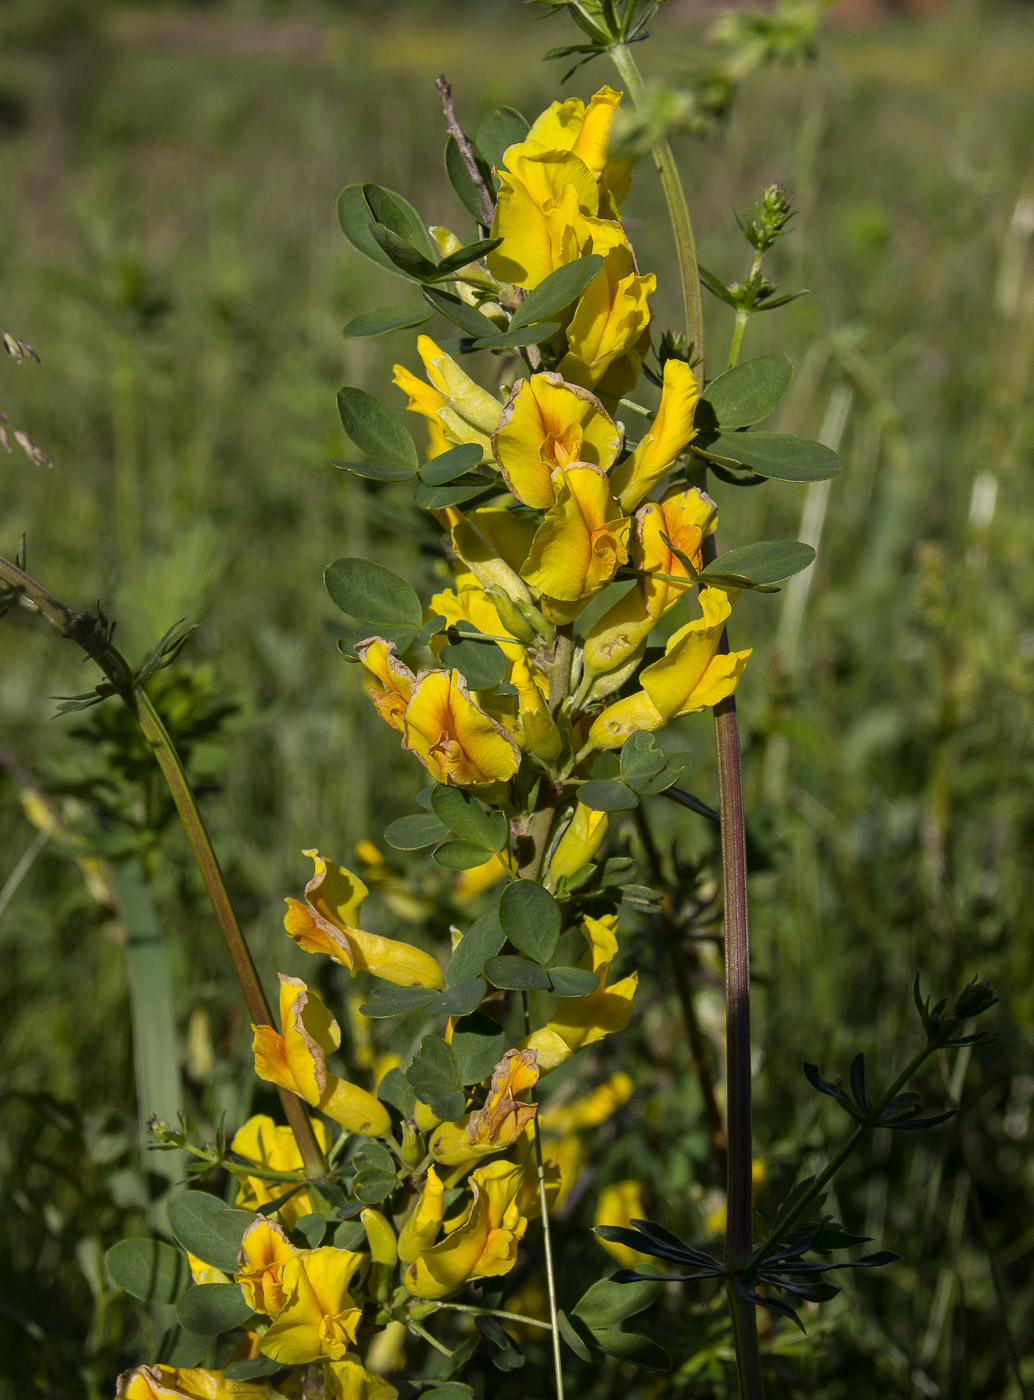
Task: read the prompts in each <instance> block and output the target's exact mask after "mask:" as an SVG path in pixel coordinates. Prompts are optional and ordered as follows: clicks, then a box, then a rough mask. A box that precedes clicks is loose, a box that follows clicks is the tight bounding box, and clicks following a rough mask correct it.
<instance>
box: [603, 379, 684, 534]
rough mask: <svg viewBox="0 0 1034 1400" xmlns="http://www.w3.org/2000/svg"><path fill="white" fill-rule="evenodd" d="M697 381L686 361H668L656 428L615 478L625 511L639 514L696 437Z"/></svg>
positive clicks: (617, 494) (645, 438) (623, 464)
mask: <svg viewBox="0 0 1034 1400" xmlns="http://www.w3.org/2000/svg"><path fill="white" fill-rule="evenodd" d="M698 397H699V395H698V391H697V384H696V380H695V379H694V378H693V371H692V370H691V369H690V367H689V365H687V364H686V362H685V360H667V361H666V362H665V365H664V386H663V388H662V390H661V404H660V407H659V408H658V410H657V416H656V417H655V418H654V420H653V427H652V428H651V429H650V431H649V432H648V433H647V434H646V436H645V437H644V438H643V440H642V442H641V443H640V444H639V446H638V447H637V448H636V450H635V451H634V452H633V453H632V455H631V457H629V458H628V460H627V461H626V462H622V464H621V466H620V467H618V469H617V471H616V472H615V473H614V476H613V489H614V495H615V496H616V497H617V499H618V501H619V503H620V505H621V508H622V510H635V508H636V506H637V505H638V504H639V502H640V501H641V500H642V499H643V497H644V496H646V495H648V494H649V492H650V491H651V490H652V489H653V487H654V486H655V485H656V483H657V482H658V481H660V479H661V477H662V476H664V474H665V472H667V471H668V470H669V469H670V468H671V466H672V465H673V464H674V462H675V459H676V457H678V455H679V453H680V452H683V451H684V450H685V449H686V447H688V445H689V444H690V443H691V442H692V440H693V438H694V437H695V436H696V429H695V428H694V427H693V414H694V412H695V411H696V406H697V398H698Z"/></svg>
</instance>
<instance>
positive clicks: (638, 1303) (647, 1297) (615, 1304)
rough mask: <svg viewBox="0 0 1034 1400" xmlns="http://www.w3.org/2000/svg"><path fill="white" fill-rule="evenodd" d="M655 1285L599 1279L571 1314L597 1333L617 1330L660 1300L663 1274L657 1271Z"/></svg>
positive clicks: (576, 1304)
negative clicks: (601, 1330) (612, 1329)
mask: <svg viewBox="0 0 1034 1400" xmlns="http://www.w3.org/2000/svg"><path fill="white" fill-rule="evenodd" d="M656 1273H657V1280H656V1282H654V1281H650V1282H643V1283H631V1284H629V1283H615V1282H614V1281H613V1280H612V1279H609V1278H602V1279H598V1280H597V1281H596V1282H595V1283H594V1284H592V1286H591V1287H589V1288H587V1289H586V1290H585V1292H584V1293H583V1294H582V1296H581V1297H580V1298H579V1299H578V1302H577V1303H575V1305H574V1307H573V1308H572V1309H571V1311H572V1312H573V1313H574V1315H575V1316H576V1317H580V1318H581V1319H582V1321H583V1322H584V1323H585V1324H586V1326H588V1327H591V1328H592V1329H593V1330H594V1331H595V1330H596V1329H597V1328H601V1327H614V1326H616V1324H617V1323H619V1322H623V1321H624V1320H625V1318H626V1317H632V1316H634V1315H635V1314H636V1313H638V1312H642V1311H643V1309H644V1308H648V1307H649V1306H650V1304H651V1303H653V1302H655V1301H656V1300H657V1298H659V1297H660V1293H661V1287H662V1283H663V1279H664V1275H663V1274H662V1273H661V1272H660V1270H659V1269H658V1270H657V1271H656Z"/></svg>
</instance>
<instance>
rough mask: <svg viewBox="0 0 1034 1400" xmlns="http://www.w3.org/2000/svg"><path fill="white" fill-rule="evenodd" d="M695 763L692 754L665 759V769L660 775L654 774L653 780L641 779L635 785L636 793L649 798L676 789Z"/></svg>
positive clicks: (676, 754) (670, 756)
mask: <svg viewBox="0 0 1034 1400" xmlns="http://www.w3.org/2000/svg"><path fill="white" fill-rule="evenodd" d="M692 763H693V755H692V754H691V753H684V752H683V753H673V754H668V755H667V756H666V758H665V763H664V767H663V768H662V769H661V770H660V772H659V773H654V775H653V777H651V778H641V779H640V780H639V782H638V783H637V784H636V785H635V789H636V792H638V793H639V795H640V797H649V796H651V795H652V794H654V793H658V792H667V790H668V788H670V787H674V785H675V784H676V783H677V782H678V780H679V779H680V778H681V777H682V774H683V773H684V772H685V771H686V769H687V768H689V767H690V766H691V765H692Z"/></svg>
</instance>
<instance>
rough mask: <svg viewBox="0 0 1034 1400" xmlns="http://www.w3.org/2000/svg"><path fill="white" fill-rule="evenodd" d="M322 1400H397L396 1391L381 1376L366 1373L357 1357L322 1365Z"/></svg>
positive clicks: (369, 1372) (390, 1324) (346, 1357)
mask: <svg viewBox="0 0 1034 1400" xmlns="http://www.w3.org/2000/svg"><path fill="white" fill-rule="evenodd" d="M396 1325H398V1324H394V1323H389V1324H388V1326H389V1327H393V1326H396ZM379 1335H383V1333H380V1334H379ZM375 1340H376V1339H375ZM323 1400H398V1390H397V1389H396V1388H395V1386H393V1385H392V1384H391V1382H390V1381H386V1380H385V1379H384V1377H383V1376H378V1375H375V1374H374V1372H373V1371H368V1370H367V1369H366V1367H365V1366H363V1364H362V1362H361V1361H360V1360H359V1358H358V1357H356V1356H343V1357H342V1358H341V1360H340V1361H326V1362H324V1364H323Z"/></svg>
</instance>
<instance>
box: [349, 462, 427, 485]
mask: <svg viewBox="0 0 1034 1400" xmlns="http://www.w3.org/2000/svg"><path fill="white" fill-rule="evenodd" d="M330 465H331V466H332V467H337V469H338V471H342V472H351V473H352V475H353V476H362V477H365V478H366V480H367V481H412V479H413V477H414V476H415V475H416V472H414V471H413V470H412V469H411V468H410V467H399V466H396V465H395V464H394V463H392V462H340V461H336V460H335V459H333V458H332V459H331V463H330Z"/></svg>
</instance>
